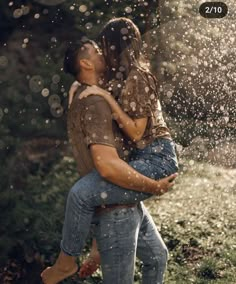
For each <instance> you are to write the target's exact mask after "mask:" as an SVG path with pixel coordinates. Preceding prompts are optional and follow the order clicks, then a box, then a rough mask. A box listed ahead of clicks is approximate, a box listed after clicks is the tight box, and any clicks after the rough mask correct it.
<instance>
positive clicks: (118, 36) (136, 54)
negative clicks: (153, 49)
mask: <svg viewBox="0 0 236 284" xmlns="http://www.w3.org/2000/svg"><path fill="white" fill-rule="evenodd" d="M98 41H99V44H100V46H101V48H102V50H103V55H104V58H105V61H106V64H107V67H108V71H109V75H110V76H109V78H108V79H109V80H111V79H113V78H114V77H115V74H116V73H117V72H119V71H123V73H124V76H123V79H126V78H127V76H128V74H129V72H130V70H131V68H132V67H133V66H136V67H141V65H142V62H143V56H142V53H141V52H142V39H141V34H140V31H139V29H138V27H137V26H136V25H135V24H134V23H133V22H132V21H131V20H130V19H128V18H124V17H122V18H114V19H112V20H110V21H109V22H108V23H107V24H106V25H105V26H104V28H103V30H102V31H101V33H100V34H99V36H98ZM114 60H115V64H114ZM124 62H125V64H124ZM112 76H113V78H112Z"/></svg>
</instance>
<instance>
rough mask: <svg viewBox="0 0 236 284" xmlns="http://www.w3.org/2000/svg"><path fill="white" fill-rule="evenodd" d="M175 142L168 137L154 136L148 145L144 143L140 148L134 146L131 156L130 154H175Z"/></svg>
mask: <svg viewBox="0 0 236 284" xmlns="http://www.w3.org/2000/svg"><path fill="white" fill-rule="evenodd" d="M175 147H176V146H175V143H174V141H173V140H172V139H171V138H169V137H160V138H155V139H154V140H153V141H152V142H151V143H149V144H148V145H144V147H142V148H138V147H136V148H134V149H133V150H132V151H131V157H132V156H137V155H138V156H140V155H142V156H144V155H151V154H152V155H159V156H160V155H162V156H163V155H164V156H165V155H169V156H173V157H175V156H176V151H175Z"/></svg>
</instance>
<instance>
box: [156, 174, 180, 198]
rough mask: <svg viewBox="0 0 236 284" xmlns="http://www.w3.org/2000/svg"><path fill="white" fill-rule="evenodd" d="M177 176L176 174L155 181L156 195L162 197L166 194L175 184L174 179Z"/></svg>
mask: <svg viewBox="0 0 236 284" xmlns="http://www.w3.org/2000/svg"><path fill="white" fill-rule="evenodd" d="M177 176H178V174H177V173H175V174H173V175H170V176H168V177H166V178H162V179H160V180H158V181H157V189H156V193H154V194H156V195H162V194H164V193H166V192H167V191H168V190H169V189H170V188H171V187H172V186H173V185H174V184H175V179H176V177H177Z"/></svg>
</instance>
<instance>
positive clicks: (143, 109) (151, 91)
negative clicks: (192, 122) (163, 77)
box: [118, 68, 171, 149]
mask: <svg viewBox="0 0 236 284" xmlns="http://www.w3.org/2000/svg"><path fill="white" fill-rule="evenodd" d="M118 102H119V104H120V106H121V108H122V109H123V110H124V111H125V112H126V113H127V114H128V115H129V116H130V117H131V118H136V119H138V118H144V117H147V118H148V122H147V127H146V130H145V132H144V135H143V137H142V140H141V141H139V142H137V143H136V147H137V148H141V149H142V148H144V147H145V146H146V145H148V144H150V143H152V142H153V140H154V139H156V138H161V137H163V138H164V137H165V138H168V139H171V135H170V131H169V129H168V128H167V126H166V123H165V121H164V118H163V115H162V110H161V104H160V101H159V98H158V91H157V84H156V80H155V78H154V77H153V75H152V74H151V73H148V72H145V71H142V70H139V69H137V68H133V69H132V70H131V72H130V74H129V76H128V78H127V80H126V83H125V86H124V88H123V90H122V91H121V95H120V97H119V99H118Z"/></svg>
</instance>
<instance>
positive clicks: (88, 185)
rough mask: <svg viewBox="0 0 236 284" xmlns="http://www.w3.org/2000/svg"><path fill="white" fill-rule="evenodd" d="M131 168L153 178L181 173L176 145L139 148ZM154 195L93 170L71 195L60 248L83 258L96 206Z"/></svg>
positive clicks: (156, 143)
mask: <svg viewBox="0 0 236 284" xmlns="http://www.w3.org/2000/svg"><path fill="white" fill-rule="evenodd" d="M129 165H130V166H131V167H133V168H134V169H136V170H137V171H138V172H139V173H141V174H143V175H145V176H147V177H150V178H153V179H160V178H163V177H166V176H169V175H170V174H173V173H175V172H176V171H177V170H178V163H177V158H176V154H175V144H174V142H172V141H170V140H167V139H157V140H156V141H154V142H153V143H152V144H151V145H149V146H147V147H146V148H145V149H143V150H140V149H136V150H135V151H134V153H133V154H132V157H131V161H130V162H129ZM117 174H119V173H117ZM151 196H152V195H151V194H147V193H141V192H138V191H133V190H127V189H124V188H121V187H119V186H117V185H115V184H112V183H110V182H108V181H106V180H104V179H103V178H102V177H101V176H100V175H99V173H98V172H97V171H96V170H94V171H92V172H91V173H89V174H88V175H86V176H84V177H83V178H81V179H80V180H79V181H78V182H77V183H75V185H74V186H73V187H72V188H71V190H70V192H69V195H68V198H67V205H66V214H65V222H64V226H63V238H62V241H61V249H62V250H63V251H64V252H65V253H66V254H68V255H72V256H78V255H80V253H81V251H82V249H83V247H84V244H85V240H86V238H87V236H88V232H89V229H90V224H91V221H92V217H93V215H94V211H95V207H96V206H101V205H103V204H129V203H138V202H140V201H142V200H145V199H147V198H149V197H151ZM104 233H105V232H104ZM155 283H156V282H155Z"/></svg>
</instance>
